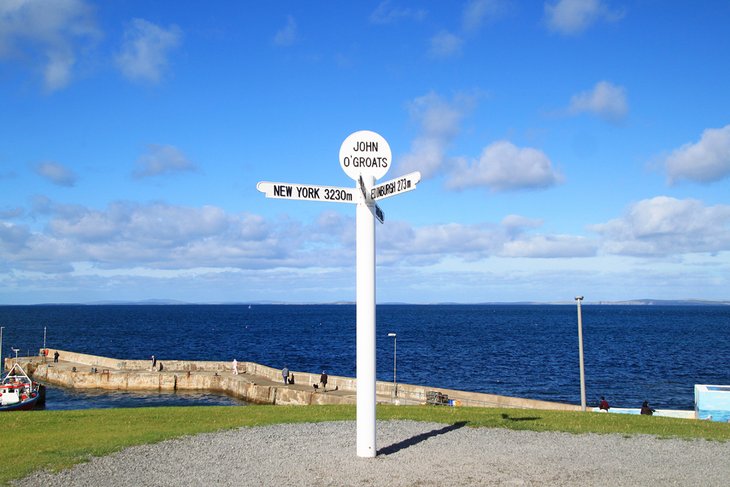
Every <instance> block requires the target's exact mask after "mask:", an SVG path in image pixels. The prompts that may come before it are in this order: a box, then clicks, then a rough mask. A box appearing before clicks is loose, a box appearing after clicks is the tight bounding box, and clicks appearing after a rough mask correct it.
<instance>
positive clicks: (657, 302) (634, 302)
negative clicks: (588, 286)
mask: <svg viewBox="0 0 730 487" xmlns="http://www.w3.org/2000/svg"><path fill="white" fill-rule="evenodd" d="M574 303H575V302H574V301H553V302H543V301H491V302H490V301H484V302H479V303H459V302H434V303H408V302H384V303H378V305H380V306H393V305H407V306H551V305H569V304H574ZM355 304H356V303H355V301H332V302H321V303H317V302H288V301H240V302H212V303H196V302H188V301H178V300H174V299H144V300H140V301H132V300H130V301H124V300H118V301H93V302H88V303H34V304H21V305H16V304H0V306H262V305H269V306H271V305H277V306H287V305H288V306H322V305H328V306H333V305H345V306H346V305H349V306H352V305H355ZM583 304H584V305H603V306H730V300H728V301H711V300H703V299H631V300H624V301H584V302H583Z"/></svg>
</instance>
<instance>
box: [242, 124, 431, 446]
mask: <svg viewBox="0 0 730 487" xmlns="http://www.w3.org/2000/svg"><path fill="white" fill-rule="evenodd" d="M391 163H392V155H391V152H390V146H389V145H388V142H387V141H386V140H385V139H384V138H383V137H382V136H380V135H379V134H376V133H375V132H371V131H369V130H361V131H359V132H355V133H352V134H350V135H349V136H348V137H347V138H346V139H345V141H344V142H343V143H342V146H340V166H341V167H342V170H343V171H345V174H347V175H348V176H349V177H350V178H351V179H353V180H354V181H355V184H356V186H355V188H337V187H333V186H313V185H308V184H292V183H272V182H268V181H261V182H260V183H258V184H257V185H256V188H257V189H258V190H259V191H261V192H262V193H265V194H266V197H267V198H284V199H294V200H311V201H334V202H337V203H355V204H357V208H356V214H355V215H356V242H357V243H356V246H357V251H356V254H357V255H356V258H355V260H356V270H357V340H356V342H357V345H356V347H357V364H356V367H357V455H358V456H360V457H374V456H375V455H376V454H377V448H376V442H375V403H376V396H375V365H376V362H375V218H377V219H378V220H379V221H380V222H381V223H382V222H383V221H384V219H385V215H384V214H383V210H381V209H380V207H378V205H376V204H375V200H379V199H383V198H388V197H390V196H395V195H397V194H400V193H404V192H406V191H412V190H414V189H416V184H418V182H419V181H420V180H421V174H420V173H419V172H412V173H409V174H406V175H405V176H401V177H400V178H396V179H393V180H390V181H386V182H384V183H382V184H379V185H377V186H376V185H375V181H376V180H378V179H380V178H382V177H383V176H385V174H386V173H387V172H388V169H390V166H391Z"/></svg>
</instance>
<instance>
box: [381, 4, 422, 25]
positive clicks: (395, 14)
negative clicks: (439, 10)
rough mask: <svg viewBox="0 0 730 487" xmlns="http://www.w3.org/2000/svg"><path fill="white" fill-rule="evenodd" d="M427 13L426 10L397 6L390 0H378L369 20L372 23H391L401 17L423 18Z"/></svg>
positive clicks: (417, 19) (409, 18)
mask: <svg viewBox="0 0 730 487" xmlns="http://www.w3.org/2000/svg"><path fill="white" fill-rule="evenodd" d="M426 15H427V12H426V10H423V9H415V8H406V7H397V6H395V5H393V2H391V1H390V0H385V1H383V2H380V4H378V6H377V7H376V8H375V10H374V11H373V13H372V14H371V15H370V21H371V22H372V23H374V24H391V23H394V22H397V21H399V20H401V19H407V20H416V21H420V20H423V19H424V18H425V17H426Z"/></svg>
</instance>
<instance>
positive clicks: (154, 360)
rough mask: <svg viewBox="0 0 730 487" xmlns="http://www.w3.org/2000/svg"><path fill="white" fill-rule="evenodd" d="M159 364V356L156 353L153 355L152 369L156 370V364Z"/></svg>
mask: <svg viewBox="0 0 730 487" xmlns="http://www.w3.org/2000/svg"><path fill="white" fill-rule="evenodd" d="M156 365H157V357H155V356H154V355H153V356H152V370H153V371H154V370H155V366H156Z"/></svg>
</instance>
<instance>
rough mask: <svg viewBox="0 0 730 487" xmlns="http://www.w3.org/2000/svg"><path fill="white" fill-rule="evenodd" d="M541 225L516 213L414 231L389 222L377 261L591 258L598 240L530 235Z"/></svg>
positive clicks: (425, 227) (594, 253)
mask: <svg viewBox="0 0 730 487" xmlns="http://www.w3.org/2000/svg"><path fill="white" fill-rule="evenodd" d="M541 225H542V222H540V221H539V220H534V219H530V218H526V217H522V216H519V215H509V216H507V217H505V219H504V220H503V221H502V223H501V224H499V225H495V224H488V223H482V224H475V225H464V224H459V223H449V224H442V225H429V226H424V227H419V228H413V227H411V226H409V225H408V224H406V223H403V222H396V223H394V222H390V223H389V224H388V225H385V226H384V227H383V231H382V232H381V233H382V235H381V236H380V237H379V240H378V249H379V256H378V259H379V260H378V262H379V263H380V264H382V265H385V264H388V263H403V262H408V263H410V264H413V263H418V264H420V265H433V264H435V263H437V262H439V261H442V260H444V259H450V258H457V259H461V260H464V261H469V262H473V261H477V260H483V259H486V258H491V257H496V256H500V257H508V258H515V257H521V258H575V257H580V258H583V257H591V256H594V255H596V249H597V242H596V241H595V240H593V239H589V238H585V237H581V236H573V235H545V234H534V233H531V232H533V231H534V230H536V229H537V228H538V227H540V226H541Z"/></svg>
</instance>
